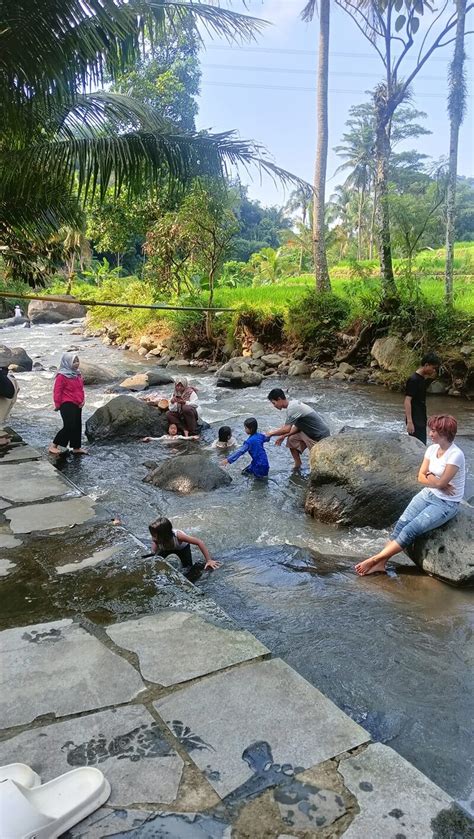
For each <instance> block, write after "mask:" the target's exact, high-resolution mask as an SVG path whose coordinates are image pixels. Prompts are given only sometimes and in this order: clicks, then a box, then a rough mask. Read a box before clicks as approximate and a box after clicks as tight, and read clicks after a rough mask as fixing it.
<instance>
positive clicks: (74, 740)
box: [0, 705, 183, 807]
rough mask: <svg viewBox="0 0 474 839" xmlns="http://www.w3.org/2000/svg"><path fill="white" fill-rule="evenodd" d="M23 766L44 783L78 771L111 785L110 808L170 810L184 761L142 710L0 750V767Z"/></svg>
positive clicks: (58, 727) (57, 729) (35, 735)
mask: <svg viewBox="0 0 474 839" xmlns="http://www.w3.org/2000/svg"><path fill="white" fill-rule="evenodd" d="M15 760H21V761H22V762H24V763H27V764H28V766H31V767H32V768H34V770H35V771H36V772H38V774H40V775H41V778H42V780H43V782H44V781H48V780H50V779H51V778H55V777H57V776H58V775H61V774H63V773H64V772H68V771H70V770H71V769H75V768H77V767H79V766H94V767H96V768H98V769H100V770H101V771H102V772H103V773H104V775H105V777H106V778H107V779H108V780H109V782H110V785H111V788H112V794H111V797H110V798H109V799H108V802H107V803H108V805H115V806H119V807H127V806H133V805H137V804H147V803H149V804H151V803H156V804H160V803H162V804H170V803H171V802H172V801H173V800H174V799H175V798H176V795H177V792H178V787H179V782H180V780H181V774H182V770H183V761H182V759H181V757H180V756H179V755H178V754H177V753H176V751H175V750H174V749H173V748H172V747H171V746H170V744H169V743H168V742H167V740H166V739H165V737H164V736H163V731H162V729H161V728H160V726H159V725H158V724H157V723H156V722H155V720H154V719H153V717H152V716H151V715H150V714H149V713H148V711H146V709H145V708H143V707H142V706H140V705H133V706H130V707H127V708H116V709H113V710H110V711H102V712H101V713H96V714H88V715H87V716H82V717H80V718H77V719H72V720H67V721H64V722H58V723H55V724H53V725H47V726H44V727H41V728H35V729H33V730H31V731H26V732H24V733H23V734H19V735H18V736H16V737H13V738H12V739H10V740H7V741H5V742H4V743H1V744H0V763H2V764H7V763H11V762H13V761H15Z"/></svg>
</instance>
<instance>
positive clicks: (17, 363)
mask: <svg viewBox="0 0 474 839" xmlns="http://www.w3.org/2000/svg"><path fill="white" fill-rule="evenodd" d="M0 355H1V357H2V362H1V363H2V366H3V367H11V368H12V369H13V370H14V371H15V372H16V373H24V372H27V371H28V370H32V369H33V361H32V359H31V358H30V356H29V355H28V353H27V352H26V350H24V349H23V347H12V348H11V349H10V347H7V346H5V344H0Z"/></svg>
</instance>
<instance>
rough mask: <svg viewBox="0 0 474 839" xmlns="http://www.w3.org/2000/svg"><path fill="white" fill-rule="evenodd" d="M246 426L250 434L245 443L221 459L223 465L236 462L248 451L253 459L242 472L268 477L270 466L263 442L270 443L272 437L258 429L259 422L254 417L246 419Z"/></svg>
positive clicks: (257, 476)
mask: <svg viewBox="0 0 474 839" xmlns="http://www.w3.org/2000/svg"><path fill="white" fill-rule="evenodd" d="M244 428H245V431H246V432H247V434H248V435H249V436H248V437H247V439H246V441H245V443H244V444H243V445H242V446H240V448H239V449H237V451H235V452H234V453H233V454H230V455H229V457H227V458H226V459H225V460H223V461H221V463H222V466H227V464H228V463H234V462H235V461H236V460H238V458H239V457H242V455H243V454H246V453H247V452H248V453H249V455H250V457H251V458H252V460H251V462H250V463H249V465H248V466H246V468H245V469H244V470H243V472H242V474H243V475H254V476H255V477H256V478H266V477H267V475H268V470H269V468H270V466H269V463H268V457H267V453H266V451H265V449H264V448H263V444H264V443H268V441H269V439H270V438H269V437H267V436H266V435H265V434H260V433H259V432H258V431H257V428H258V422H257V420H256V419H255V418H254V417H249V418H248V419H246V420H245V422H244Z"/></svg>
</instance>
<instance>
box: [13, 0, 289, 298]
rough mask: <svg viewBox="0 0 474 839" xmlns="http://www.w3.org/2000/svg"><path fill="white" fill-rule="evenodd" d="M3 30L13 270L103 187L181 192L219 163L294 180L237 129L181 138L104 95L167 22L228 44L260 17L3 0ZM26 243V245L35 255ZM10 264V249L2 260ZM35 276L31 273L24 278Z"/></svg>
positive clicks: (176, 7)
mask: <svg viewBox="0 0 474 839" xmlns="http://www.w3.org/2000/svg"><path fill="white" fill-rule="evenodd" d="M3 5H4V8H3V9H2V14H1V20H2V23H1V26H0V104H1V107H2V128H1V135H0V241H1V243H2V245H3V246H7V247H8V248H10V250H11V253H12V255H14V257H15V259H16V260H17V263H18V258H19V256H20V255H22V256H24V257H25V259H26V257H27V256H28V253H29V252H31V251H33V250H37V248H38V246H40V245H41V244H43V245H44V244H45V243H47V242H48V240H49V239H50V238H51V236H52V235H54V234H55V233H56V231H57V230H58V229H59V228H60V227H62V226H64V225H70V226H73V227H77V226H78V225H80V222H81V215H82V209H81V202H83V201H84V199H85V198H86V197H88V196H89V197H90V196H91V195H94V193H95V192H98V193H99V195H100V196H101V197H103V196H104V195H105V193H106V190H107V187H108V186H109V184H113V186H114V191H115V194H116V195H118V194H119V193H120V192H121V191H122V190H123V189H124V188H126V189H127V190H128V192H129V194H130V195H139V194H143V192H144V191H145V190H148V189H150V188H154V189H155V190H156V189H159V188H165V187H166V188H167V189H175V190H176V189H178V188H179V186H180V185H182V184H183V183H185V182H186V181H189V179H190V178H191V177H193V176H195V175H198V174H200V175H206V174H209V173H216V172H222V171H223V170H224V167H225V164H226V163H227V164H235V163H239V162H240V163H244V164H247V163H255V164H256V165H257V166H258V167H259V168H260V169H261V170H263V171H266V172H269V173H270V174H271V175H273V176H276V177H278V178H280V179H281V180H283V182H285V181H286V182H287V183H293V184H294V183H297V182H298V181H300V179H297V178H295V177H293V176H291V175H290V174H289V173H286V172H284V170H280V169H279V168H278V167H276V166H275V165H274V164H273V163H272V162H270V161H269V160H268V159H267V158H266V157H265V156H264V155H262V150H261V149H260V148H259V147H258V146H257V145H255V144H254V143H252V142H246V141H241V140H239V139H237V138H236V136H235V134H234V133H233V132H226V133H221V134H208V133H205V132H200V133H185V132H183V131H181V130H179V129H178V128H176V127H175V126H173V125H172V124H171V123H169V122H167V121H166V120H164V119H163V118H161V117H159V116H158V115H157V114H156V113H154V112H153V111H151V110H150V109H149V108H147V106H146V105H142V104H140V103H138V102H136V101H134V100H133V99H131V98H130V97H127V96H124V95H121V94H116V93H115V94H112V93H109V92H104V91H103V90H100V89H98V88H100V87H101V86H103V83H104V79H105V78H107V79H109V80H112V81H114V80H115V79H117V78H118V77H119V74H120V73H121V72H122V71H123V70H124V69H126V68H127V67H129V66H131V65H132V64H133V62H134V61H136V60H137V59H138V58H139V57H140V56H141V55H142V54H143V51H144V49H145V48H146V43H147V42H151V43H152V42H153V41H154V40H156V39H158V38H166V28H167V26H168V27H169V26H172V25H173V22H174V21H179V22H180V23H182V24H183V25H184V24H186V25H191V24H192V25H193V26H194V28H195V31H196V32H197V31H198V30H197V29H196V26H197V24H200V25H201V26H204V27H205V28H206V29H207V31H210V32H211V33H218V34H220V35H224V36H226V37H227V38H228V39H230V40H236V39H240V38H252V37H254V34H255V32H258V31H259V29H260V28H261V26H262V25H263V22H262V21H258V20H256V19H255V18H252V17H249V16H247V15H241V14H238V13H236V12H232V11H229V10H227V9H222V8H218V7H217V6H216V5H205V4H201V3H194V2H191V0H156V2H155V0H61V2H57V0H15V2H14V3H11V2H9V0H3ZM33 246H34V247H33ZM6 254H7V258H8V251H7V252H6ZM31 277H32V275H30V281H33V280H32V279H31Z"/></svg>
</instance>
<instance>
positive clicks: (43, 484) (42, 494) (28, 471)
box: [0, 461, 79, 504]
mask: <svg viewBox="0 0 474 839" xmlns="http://www.w3.org/2000/svg"><path fill="white" fill-rule="evenodd" d="M0 493H1V495H2V498H4V499H6V500H7V501H10V502H11V503H12V504H17V503H21V504H24V503H30V502H32V501H42V500H43V499H45V498H52V497H53V496H59V495H66V494H70V495H76V496H77V495H79V493H78V491H77V490H74V489H73V488H72V487H71V485H70V484H68V483H67V482H66V481H65V480H64V479H63V478H62V477H61V476H60V475H59V474H58V472H57V471H56V469H54V467H53V466H51V464H50V463H45V462H36V461H31V462H29V463H0Z"/></svg>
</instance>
